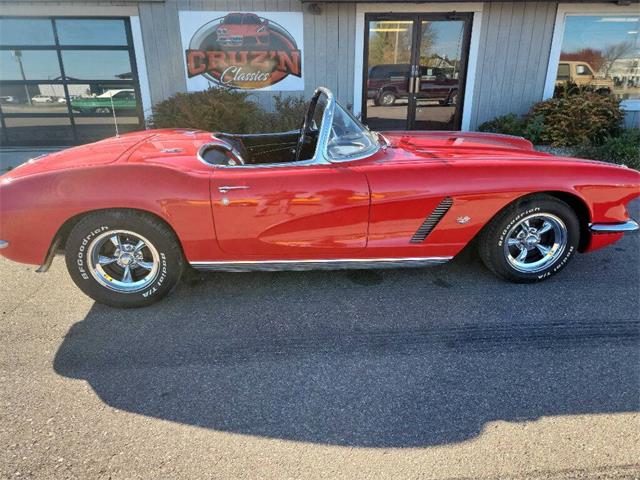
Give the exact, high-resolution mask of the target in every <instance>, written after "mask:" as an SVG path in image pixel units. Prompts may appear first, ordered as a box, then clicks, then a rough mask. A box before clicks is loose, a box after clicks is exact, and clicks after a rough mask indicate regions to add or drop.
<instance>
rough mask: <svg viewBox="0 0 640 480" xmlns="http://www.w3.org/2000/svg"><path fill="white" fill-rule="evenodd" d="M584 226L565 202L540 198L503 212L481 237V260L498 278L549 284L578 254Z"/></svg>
mask: <svg viewBox="0 0 640 480" xmlns="http://www.w3.org/2000/svg"><path fill="white" fill-rule="evenodd" d="M579 240H580V223H579V220H578V217H577V216H576V214H575V212H574V211H573V209H572V208H571V207H570V206H569V205H567V204H566V203H565V202H563V201H561V200H559V199H557V198H555V197H551V196H548V195H536V196H533V197H529V198H527V199H525V200H523V201H521V202H516V203H515V204H512V205H510V206H508V207H507V208H506V209H505V210H503V211H502V212H500V213H499V214H498V215H497V217H496V218H494V219H493V220H492V221H491V223H490V224H489V225H487V227H486V228H485V229H484V230H483V231H482V234H481V235H480V239H479V241H480V243H479V249H480V257H481V258H482V261H483V262H484V264H485V265H486V266H487V267H488V268H489V270H491V271H492V272H494V273H495V274H496V275H498V276H500V277H502V278H504V279H506V280H509V281H512V282H517V283H532V282H538V281H540V280H545V279H547V278H549V277H551V276H552V275H555V274H556V273H558V272H559V271H560V270H562V269H563V268H564V267H565V266H566V265H567V263H568V262H569V260H570V259H571V258H572V257H573V255H574V254H575V253H576V251H577V248H578V243H579Z"/></svg>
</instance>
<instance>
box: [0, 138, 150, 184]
mask: <svg viewBox="0 0 640 480" xmlns="http://www.w3.org/2000/svg"><path fill="white" fill-rule="evenodd" d="M154 134H155V133H154V132H153V131H141V132H134V133H127V134H124V135H120V136H118V137H111V138H107V139H105V140H100V141H99V142H95V143H89V144H87V145H81V146H78V147H73V148H67V149H65V150H61V151H59V152H55V153H50V154H45V155H41V156H39V157H35V158H32V159H31V160H29V161H27V162H26V163H23V164H22V165H20V166H19V167H16V168H14V169H13V170H10V171H9V172H8V173H6V174H5V175H3V176H2V178H3V179H6V178H11V179H16V178H20V177H25V176H28V175H35V174H38V173H45V172H51V171H56V170H66V169H70V168H82V167H88V166H97V165H106V164H109V163H113V162H115V161H117V160H118V159H120V158H122V157H123V156H124V155H125V154H126V153H127V152H128V151H130V150H131V149H133V148H134V147H135V146H136V145H138V144H139V143H140V142H142V141H144V140H145V139H147V138H149V137H151V136H153V135H154Z"/></svg>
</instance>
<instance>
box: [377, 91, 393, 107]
mask: <svg viewBox="0 0 640 480" xmlns="http://www.w3.org/2000/svg"><path fill="white" fill-rule="evenodd" d="M393 100H394V96H393V95H391V94H389V93H385V94H383V95H382V100H381V102H380V103H382V105H391V104H392V103H393Z"/></svg>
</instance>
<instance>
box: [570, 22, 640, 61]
mask: <svg viewBox="0 0 640 480" xmlns="http://www.w3.org/2000/svg"><path fill="white" fill-rule="evenodd" d="M639 31H640V15H635V16H624V15H616V16H606V17H602V16H568V17H567V19H566V23H565V29H564V39H563V42H562V51H563V52H576V51H579V50H582V49H583V48H593V49H594V50H604V49H605V48H606V47H607V46H610V45H615V44H619V43H624V42H631V43H632V44H633V45H635V47H636V48H635V51H632V52H630V53H629V54H627V55H626V57H628V58H632V57H635V56H638V55H639V54H640V51H639V49H640V35H639V33H638V32H639Z"/></svg>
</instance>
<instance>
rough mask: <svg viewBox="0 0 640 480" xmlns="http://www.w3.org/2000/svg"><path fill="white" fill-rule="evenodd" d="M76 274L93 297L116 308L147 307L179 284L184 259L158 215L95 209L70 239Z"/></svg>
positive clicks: (79, 283)
mask: <svg viewBox="0 0 640 480" xmlns="http://www.w3.org/2000/svg"><path fill="white" fill-rule="evenodd" d="M65 250H66V254H65V256H66V263H67V269H68V270H69V274H70V275H71V278H72V279H73V281H74V282H75V283H76V285H77V286H78V287H79V288H80V289H81V290H82V291H83V292H84V293H85V294H87V295H88V296H90V297H91V298H93V299H94V300H96V301H97V302H99V303H103V304H106V305H110V306H114V307H124V308H127V307H142V306H146V305H150V304H152V303H154V302H156V301H158V300H160V299H161V298H162V297H164V296H165V295H167V294H168V293H169V292H170V291H171V290H172V289H173V287H174V286H175V285H176V284H177V283H178V280H179V279H180V275H181V274H182V270H183V266H184V260H183V257H182V252H181V250H180V246H179V244H178V240H177V238H176V237H175V234H174V233H173V232H172V231H171V230H170V229H169V228H168V227H167V226H166V225H165V224H164V223H163V222H162V221H160V220H159V219H156V218H155V217H153V216H151V215H148V214H144V213H142V212H134V211H113V212H109V211H107V212H96V213H94V214H91V215H88V216H87V217H85V218H83V219H82V220H80V222H78V224H77V225H76V226H75V227H74V228H73V230H72V231H71V233H70V235H69V238H68V239H67V242H66V246H65Z"/></svg>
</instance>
